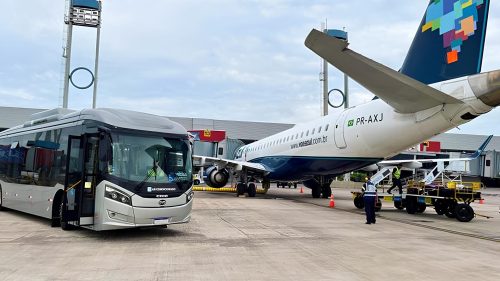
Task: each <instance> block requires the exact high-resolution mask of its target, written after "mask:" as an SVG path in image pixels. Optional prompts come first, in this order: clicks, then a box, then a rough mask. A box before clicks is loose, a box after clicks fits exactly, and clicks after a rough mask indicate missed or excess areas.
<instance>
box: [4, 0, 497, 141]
mask: <svg viewBox="0 0 500 281" xmlns="http://www.w3.org/2000/svg"><path fill="white" fill-rule="evenodd" d="M28 2H29V3H28ZM32 2H33V3H32ZM143 2H144V3H143ZM143 2H141V3H139V4H138V2H137V1H132V0H120V1H117V0H115V1H104V2H103V18H102V19H103V25H102V29H101V48H100V64H99V84H98V86H99V87H98V97H97V104H98V106H99V107H120V108H125V109H132V110H139V111H145V112H151V113H157V114H161V115H168V116H184V117H200V118H214V119H234V120H248V121H264V122H265V121H267V122H284V123H297V122H303V121H308V120H311V119H314V118H316V117H317V116H319V114H320V112H321V104H322V103H321V93H322V89H321V82H320V81H319V79H318V78H319V72H320V71H321V67H320V65H321V60H320V58H318V57H317V56H316V55H315V54H314V53H312V52H311V51H310V50H309V49H307V48H306V47H305V46H304V39H305V37H306V36H307V34H308V33H309V31H310V30H311V29H312V28H319V27H320V23H321V22H322V21H325V20H326V19H328V27H329V28H339V29H341V28H343V27H345V28H346V30H347V31H348V32H349V41H350V48H352V49H353V50H354V51H356V52H359V53H361V54H363V55H365V56H367V57H369V58H372V59H374V60H376V61H378V62H380V63H383V64H384V65H387V66H389V67H392V68H393V69H398V68H399V67H400V66H401V64H402V62H403V60H404V57H405V55H406V52H407V50H408V48H409V46H410V44H411V41H412V38H413V36H414V34H415V31H416V29H417V25H418V24H419V22H420V21H421V19H422V16H423V14H424V9H425V7H426V5H427V3H428V2H426V1H409V2H408V1H407V2H408V3H404V4H402V3H401V1H395V0H374V1H362V0H352V1H348V2H346V1H342V2H341V1H333V2H332V1H330V0H313V1H305V0H275V1H267V0H248V1H231V0H210V1H195V0H183V1H180V0H171V1H151V0H150V1H143ZM495 5H498V3H496V2H495V3H492V4H491V11H490V24H489V26H490V28H489V29H488V38H487V47H486V49H485V59H484V67H483V69H485V70H486V69H490V70H491V69H497V68H499V67H498V66H499V65H500V57H499V56H497V55H496V50H497V49H499V48H500V31H499V30H498V29H496V28H492V27H495V26H498V25H500V18H499V15H500V5H498V6H495ZM4 8H5V9H7V10H10V11H22V13H21V12H16V13H6V14H4V16H3V17H2V18H0V32H2V35H4V38H8V44H1V45H0V59H1V60H2V64H0V85H1V86H2V87H3V89H9V90H8V92H9V93H10V92H12V89H23V91H20V92H19V93H20V94H21V96H24V97H25V98H20V99H13V98H12V99H4V101H3V103H4V105H8V106H19V107H43V108H50V107H55V106H58V105H59V104H60V102H61V98H60V96H61V77H62V70H63V67H62V65H61V59H62V58H61V54H62V45H63V43H64V42H63V41H62V37H63V33H62V31H63V15H64V1H53V0H38V1H7V2H6V3H5V7H4ZM74 36H75V37H74V44H73V57H72V69H73V68H75V67H78V66H84V67H88V68H89V69H93V67H94V65H93V64H94V51H95V50H94V48H95V30H94V29H88V28H87V29H84V28H75V30H74ZM329 78H330V88H341V89H343V76H342V74H341V73H339V72H338V71H336V70H335V69H334V68H333V67H330V77H329ZM350 92H351V98H350V104H351V105H358V104H360V103H364V102H367V101H369V100H370V99H371V98H372V97H373V95H372V94H371V93H369V92H368V91H367V90H366V89H364V88H363V87H361V86H360V85H358V84H356V83H355V82H354V81H350ZM2 93H4V92H2ZM30 97H31V99H30ZM69 104H70V107H73V108H77V109H79V108H84V107H89V106H91V105H92V89H89V90H83V91H82V90H77V89H74V88H71V89H70V99H69ZM491 114H492V115H494V114H496V113H494V112H492V113H491ZM488 115H489V114H488ZM488 115H486V116H488ZM485 120H489V119H488V117H485ZM476 121H477V120H474V122H471V124H475V123H476ZM464 130H465V129H464ZM499 133H500V132H499Z"/></svg>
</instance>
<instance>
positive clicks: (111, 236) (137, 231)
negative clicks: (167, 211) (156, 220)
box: [82, 227, 203, 242]
mask: <svg viewBox="0 0 500 281" xmlns="http://www.w3.org/2000/svg"><path fill="white" fill-rule="evenodd" d="M82 230H83V231H86V232H88V235H89V236H91V237H93V238H94V239H96V240H101V241H122V242H123V241H125V242H126V241H137V240H142V239H147V240H148V241H151V240H163V239H173V238H183V239H185V238H189V239H191V238H199V237H203V235H198V234H194V233H191V232H188V231H185V230H181V229H172V228H165V227H144V228H131V229H119V230H106V231H100V232H94V231H92V230H88V229H82Z"/></svg>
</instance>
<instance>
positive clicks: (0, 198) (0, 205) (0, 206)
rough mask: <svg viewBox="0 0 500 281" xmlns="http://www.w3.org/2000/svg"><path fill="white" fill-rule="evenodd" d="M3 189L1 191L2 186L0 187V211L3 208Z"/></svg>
mask: <svg viewBox="0 0 500 281" xmlns="http://www.w3.org/2000/svg"><path fill="white" fill-rule="evenodd" d="M2 204H3V191H2V188H1V187H0V211H2V210H3V207H2V206H3V205H2Z"/></svg>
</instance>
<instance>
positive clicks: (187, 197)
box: [186, 191, 194, 203]
mask: <svg viewBox="0 0 500 281" xmlns="http://www.w3.org/2000/svg"><path fill="white" fill-rule="evenodd" d="M193 196H194V192H193V191H191V192H189V193H188V194H187V196H186V203H189V201H191V199H193Z"/></svg>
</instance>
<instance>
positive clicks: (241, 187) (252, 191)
mask: <svg viewBox="0 0 500 281" xmlns="http://www.w3.org/2000/svg"><path fill="white" fill-rule="evenodd" d="M245 193H248V197H255V195H256V194H257V187H256V186H255V183H253V182H251V183H248V184H245V183H243V182H239V183H238V184H236V196H240V195H244V194H245Z"/></svg>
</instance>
